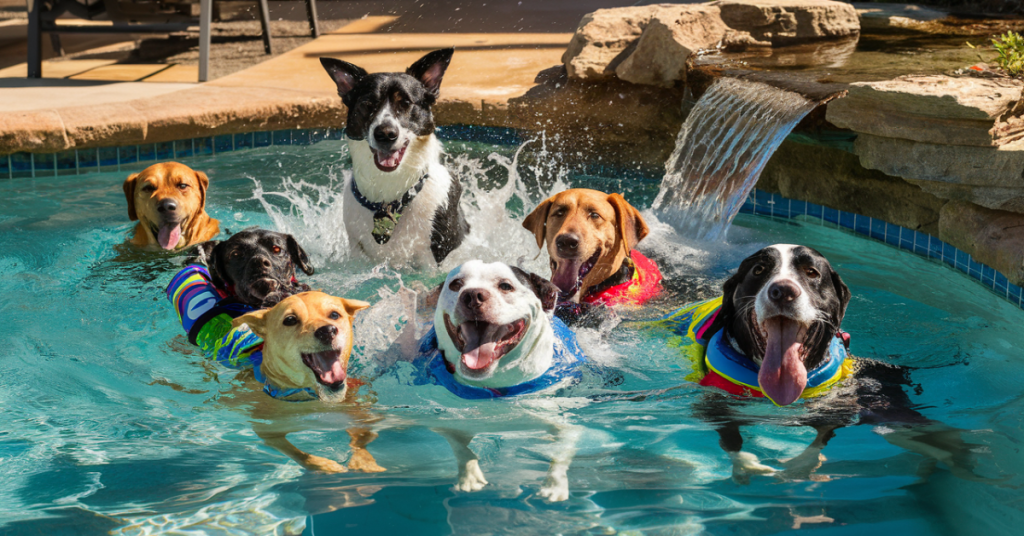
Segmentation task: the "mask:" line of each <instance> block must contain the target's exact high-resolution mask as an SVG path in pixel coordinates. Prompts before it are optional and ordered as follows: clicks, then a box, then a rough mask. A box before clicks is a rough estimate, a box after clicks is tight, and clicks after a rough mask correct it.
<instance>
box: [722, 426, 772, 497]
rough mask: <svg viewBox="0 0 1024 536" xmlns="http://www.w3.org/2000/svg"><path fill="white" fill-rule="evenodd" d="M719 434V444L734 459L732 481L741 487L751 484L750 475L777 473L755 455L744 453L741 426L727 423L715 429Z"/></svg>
mask: <svg viewBox="0 0 1024 536" xmlns="http://www.w3.org/2000/svg"><path fill="white" fill-rule="evenodd" d="M715 431H716V432H718V444H719V446H721V447H722V450H724V451H725V452H726V454H728V455H729V458H731V459H732V479H733V480H734V481H735V482H736V483H737V484H741V485H746V484H749V483H750V475H770V474H774V473H775V472H776V469H775V468H774V467H769V466H767V465H764V464H763V463H761V460H758V459H757V456H755V455H754V454H753V453H750V452H743V451H742V450H741V449H742V448H743V436H741V435H740V426H739V424H738V423H735V422H727V423H724V424H721V425H719V426H717V427H715Z"/></svg>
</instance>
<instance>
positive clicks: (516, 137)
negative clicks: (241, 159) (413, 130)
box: [0, 125, 523, 180]
mask: <svg viewBox="0 0 1024 536" xmlns="http://www.w3.org/2000/svg"><path fill="white" fill-rule="evenodd" d="M437 130H438V136H439V137H440V138H442V139H445V140H466V139H471V140H473V141H479V142H484V143H493V144H499V145H512V144H518V143H521V142H522V141H523V138H522V136H521V133H520V132H519V131H517V130H515V129H511V128H499V127H476V126H469V125H446V126H441V127H438V129H437ZM343 132H344V131H343V130H342V129H335V128H314V129H291V130H273V131H264V132H248V133H244V134H221V135H217V136H207V137H201V138H188V139H184V140H177V141H166V142H160V143H143V144H139V145H126V146H123V147H98V148H97V147H93V148H90V149H72V150H69V151H63V152H60V153H25V152H21V153H12V154H6V155H0V180H3V179H21V178H43V177H59V176H64V175H82V174H85V173H95V172H110V171H121V170H122V169H121V168H122V167H124V166H132V167H133V168H134V167H137V166H138V164H143V163H147V162H158V161H163V160H171V159H181V158H190V157H200V156H212V155H217V154H223V153H229V152H235V151H241V150H245V149H256V148H260V147H270V146H273V145H313V144H315V143H319V142H321V141H324V140H340V139H342V135H343Z"/></svg>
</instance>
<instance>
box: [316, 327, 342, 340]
mask: <svg viewBox="0 0 1024 536" xmlns="http://www.w3.org/2000/svg"><path fill="white" fill-rule="evenodd" d="M313 336H314V337H316V340H318V341H320V342H322V343H324V344H328V345H329V344H334V337H337V336H338V328H336V327H334V326H321V327H319V328H316V331H314V332H313Z"/></svg>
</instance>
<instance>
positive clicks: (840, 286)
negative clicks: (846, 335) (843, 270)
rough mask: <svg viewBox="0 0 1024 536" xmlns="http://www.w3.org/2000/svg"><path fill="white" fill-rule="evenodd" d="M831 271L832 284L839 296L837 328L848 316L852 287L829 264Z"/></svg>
mask: <svg viewBox="0 0 1024 536" xmlns="http://www.w3.org/2000/svg"><path fill="white" fill-rule="evenodd" d="M829 271H831V272H832V286H833V287H835V289H836V296H838V297H839V317H838V318H836V328H837V329H838V327H839V326H840V325H841V324H842V323H843V318H844V317H845V316H846V306H847V305H849V304H850V297H851V296H852V295H851V294H850V287H847V286H846V283H843V279H842V278H841V277H839V274H838V273H837V272H836V271H835V270H834V269H833V268H832V266H831V265H829Z"/></svg>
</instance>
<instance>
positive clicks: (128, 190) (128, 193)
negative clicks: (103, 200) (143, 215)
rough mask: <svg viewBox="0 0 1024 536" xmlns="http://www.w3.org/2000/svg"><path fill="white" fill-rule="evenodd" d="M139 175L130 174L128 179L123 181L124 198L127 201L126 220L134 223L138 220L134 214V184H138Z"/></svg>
mask: <svg viewBox="0 0 1024 536" xmlns="http://www.w3.org/2000/svg"><path fill="white" fill-rule="evenodd" d="M138 179H139V174H138V173H132V174H131V175H128V178H127V179H125V180H124V185H123V186H122V188H124V197H125V199H127V200H128V219H129V220H130V221H135V220H137V219H139V216H138V214H136V213H135V183H136V182H138Z"/></svg>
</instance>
